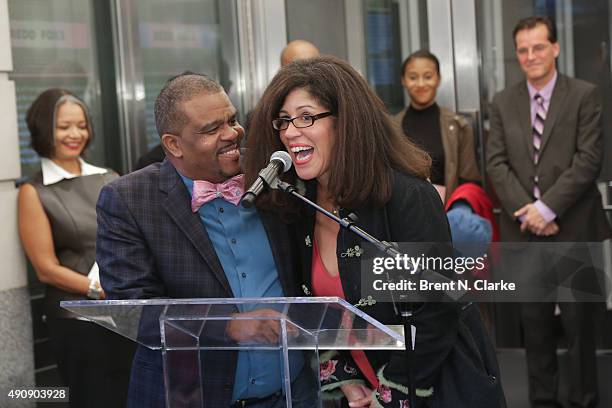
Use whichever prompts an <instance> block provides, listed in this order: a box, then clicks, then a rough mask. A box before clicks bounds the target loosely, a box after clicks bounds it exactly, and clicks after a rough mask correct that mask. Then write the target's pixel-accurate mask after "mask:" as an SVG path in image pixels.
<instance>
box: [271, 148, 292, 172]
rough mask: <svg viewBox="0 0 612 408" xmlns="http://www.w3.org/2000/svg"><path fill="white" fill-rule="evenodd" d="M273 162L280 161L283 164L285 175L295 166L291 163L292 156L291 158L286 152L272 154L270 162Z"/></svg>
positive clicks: (279, 151) (280, 151)
mask: <svg viewBox="0 0 612 408" xmlns="http://www.w3.org/2000/svg"><path fill="white" fill-rule="evenodd" d="M273 160H279V161H280V162H281V163H283V173H286V172H288V171H289V169H290V168H291V165H292V164H293V163H292V162H291V156H289V153H287V152H286V151H284V150H277V151H275V152H274V153H272V156H270V162H272V161H273Z"/></svg>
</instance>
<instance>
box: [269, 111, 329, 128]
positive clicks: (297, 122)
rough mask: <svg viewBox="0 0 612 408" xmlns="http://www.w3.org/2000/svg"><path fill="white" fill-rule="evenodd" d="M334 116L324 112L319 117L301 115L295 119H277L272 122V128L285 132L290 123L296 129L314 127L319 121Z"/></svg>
mask: <svg viewBox="0 0 612 408" xmlns="http://www.w3.org/2000/svg"><path fill="white" fill-rule="evenodd" d="M331 115H333V113H331V112H322V113H319V114H317V115H300V116H296V117H295V118H291V119H289V118H277V119H274V120H273V121H272V127H273V128H274V129H276V130H285V129H287V128H288V127H289V123H293V126H295V127H296V128H307V127H310V126H312V125H314V123H315V121H316V120H317V119H323V118H326V117H328V116H331Z"/></svg>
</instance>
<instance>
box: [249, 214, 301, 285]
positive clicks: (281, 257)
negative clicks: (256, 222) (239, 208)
mask: <svg viewBox="0 0 612 408" xmlns="http://www.w3.org/2000/svg"><path fill="white" fill-rule="evenodd" d="M258 213H259V217H260V219H261V223H262V224H263V227H264V229H265V230H266V235H267V236H268V242H269V243H270V249H271V250H272V256H273V258H274V264H275V265H276V270H277V272H278V278H279V279H280V282H281V285H282V287H283V292H284V294H285V296H293V295H294V292H295V284H294V279H293V274H294V273H295V272H296V271H294V270H293V263H292V257H293V256H295V254H293V251H291V247H290V245H291V242H290V237H289V236H288V234H287V231H286V229H285V228H283V225H281V221H280V220H279V219H278V216H277V215H276V214H273V213H270V212H268V211H258Z"/></svg>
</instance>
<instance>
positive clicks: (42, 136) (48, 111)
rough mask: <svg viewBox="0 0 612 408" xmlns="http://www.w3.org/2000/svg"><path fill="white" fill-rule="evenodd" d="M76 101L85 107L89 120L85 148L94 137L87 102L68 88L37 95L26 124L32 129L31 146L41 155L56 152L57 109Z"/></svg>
mask: <svg viewBox="0 0 612 408" xmlns="http://www.w3.org/2000/svg"><path fill="white" fill-rule="evenodd" d="M67 102H71V103H76V104H77V105H79V106H80V107H81V108H82V109H83V113H84V114H85V119H86V120H87V130H88V132H89V137H88V138H87V142H86V143H85V148H84V149H83V152H84V151H85V149H87V146H89V144H90V143H91V142H92V140H93V138H94V133H93V126H92V123H91V117H90V115H89V112H88V110H87V106H86V105H85V102H83V101H82V100H81V99H80V98H79V97H77V96H76V95H75V94H73V93H72V92H70V91H68V90H66V89H60V88H54V89H47V90H46V91H44V92H43V93H41V94H40V95H38V96H37V97H36V99H35V100H34V102H32V105H30V107H29V108H28V111H27V113H26V118H25V121H26V125H27V126H28V130H29V131H30V146H32V149H34V151H36V153H38V155H39V156H40V157H46V158H51V157H52V156H53V154H54V152H55V120H56V115H57V111H58V109H59V107H60V106H62V105H63V104H64V103H67Z"/></svg>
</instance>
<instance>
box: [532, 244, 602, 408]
mask: <svg viewBox="0 0 612 408" xmlns="http://www.w3.org/2000/svg"><path fill="white" fill-rule="evenodd" d="M547 245H551V244H550V243H548V244H547ZM534 248H536V247H534ZM526 259H527V261H528V262H529V265H527V266H526V267H525V272H526V273H527V276H531V277H532V279H531V282H530V284H531V285H532V287H533V288H535V289H536V290H535V292H534V293H538V292H537V291H538V290H539V291H540V292H541V299H542V301H540V302H537V301H535V302H532V303H524V304H522V305H521V320H522V322H523V329H524V330H523V333H524V339H525V350H526V353H527V370H528V375H529V400H530V401H531V404H532V407H534V408H536V407H537V408H540V407H542V408H543V407H559V406H561V405H560V404H559V402H558V398H557V395H558V382H559V368H558V362H557V333H556V330H555V329H556V324H555V323H556V318H555V316H554V310H555V304H556V303H558V304H559V308H560V309H561V316H560V317H561V323H562V325H563V330H564V333H565V338H566V341H567V345H568V353H567V354H568V361H569V402H570V406H571V407H580V408H591V407H595V406H596V405H597V400H598V395H597V394H598V392H597V363H596V355H595V319H594V315H595V312H596V310H597V305H598V304H597V303H588V302H584V301H580V300H581V299H587V298H584V297H583V295H582V294H583V293H589V294H595V293H597V291H598V284H597V277H596V275H595V273H594V269H593V268H592V267H591V258H590V254H589V251H588V250H587V247H586V246H584V245H581V244H571V243H555V244H552V246H550V248H547V249H546V250H541V249H537V248H536V249H535V250H533V249H532V253H531V254H530V256H529V257H527V258H526ZM555 298H556V301H555ZM572 298H573V299H575V300H574V301H572V300H571V299H572ZM534 300H535V299H534Z"/></svg>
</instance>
